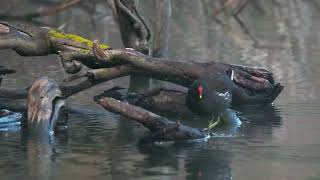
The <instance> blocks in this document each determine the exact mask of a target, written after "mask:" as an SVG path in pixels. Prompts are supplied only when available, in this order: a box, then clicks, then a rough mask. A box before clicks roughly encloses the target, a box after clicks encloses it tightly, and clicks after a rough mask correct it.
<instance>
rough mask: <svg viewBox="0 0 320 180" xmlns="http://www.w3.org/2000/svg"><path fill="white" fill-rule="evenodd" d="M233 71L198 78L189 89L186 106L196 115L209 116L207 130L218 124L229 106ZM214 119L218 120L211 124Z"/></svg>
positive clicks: (232, 86) (232, 87)
mask: <svg viewBox="0 0 320 180" xmlns="http://www.w3.org/2000/svg"><path fill="white" fill-rule="evenodd" d="M233 74H234V72H233V70H228V71H227V72H226V73H225V74H218V75H211V76H207V77H200V78H199V79H197V80H195V81H194V82H193V84H192V85H191V86H190V87H189V90H188V94H187V96H186V105H187V107H188V108H189V110H190V111H191V112H193V113H194V114H196V115H199V116H204V117H208V116H211V117H212V119H211V122H210V124H209V127H208V129H209V130H210V129H212V128H213V127H215V126H216V125H218V123H219V122H220V118H219V117H220V116H221V115H222V114H223V113H224V112H225V111H226V110H227V109H228V108H230V106H231V99H232V90H233V89H234V87H235V85H234V83H233ZM214 118H218V119H217V121H216V122H215V123H212V122H213V120H214Z"/></svg>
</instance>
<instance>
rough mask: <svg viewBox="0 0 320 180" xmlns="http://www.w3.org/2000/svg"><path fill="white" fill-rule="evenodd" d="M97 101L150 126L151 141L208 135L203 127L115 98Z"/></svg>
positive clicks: (105, 106)
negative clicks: (166, 116)
mask: <svg viewBox="0 0 320 180" xmlns="http://www.w3.org/2000/svg"><path fill="white" fill-rule="evenodd" d="M96 101H97V103H98V104H100V105H101V106H102V107H104V108H105V109H107V110H108V111H111V112H114V113H117V114H121V115H123V116H125V117H128V118H129V119H130V120H134V121H136V122H138V123H140V124H142V125H143V126H145V127H146V128H148V129H149V130H150V132H151V134H150V136H149V137H150V139H148V141H149V142H155V141H176V142H177V141H185V140H194V139H202V138H205V137H206V133H205V132H204V131H202V130H201V129H197V128H192V127H189V126H185V125H182V124H180V123H179V122H172V121H169V120H168V119H167V118H164V117H161V116H159V115H156V114H154V113H152V112H149V111H147V110H144V109H142V108H140V107H137V106H133V105H130V104H128V103H125V102H121V101H119V100H115V99H113V98H108V97H103V98H100V99H96Z"/></svg>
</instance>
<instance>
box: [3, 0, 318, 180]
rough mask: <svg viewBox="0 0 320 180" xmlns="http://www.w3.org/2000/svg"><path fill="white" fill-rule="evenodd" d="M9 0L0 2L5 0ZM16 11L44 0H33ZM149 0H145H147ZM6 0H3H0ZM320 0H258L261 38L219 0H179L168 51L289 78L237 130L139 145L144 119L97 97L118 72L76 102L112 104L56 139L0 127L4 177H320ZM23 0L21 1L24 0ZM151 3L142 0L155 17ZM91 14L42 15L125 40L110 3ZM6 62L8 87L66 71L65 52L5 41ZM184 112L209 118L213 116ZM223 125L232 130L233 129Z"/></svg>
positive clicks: (254, 17) (74, 29)
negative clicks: (20, 51) (25, 49)
mask: <svg viewBox="0 0 320 180" xmlns="http://www.w3.org/2000/svg"><path fill="white" fill-rule="evenodd" d="M8 2H9V1H4V2H1V3H2V4H4V5H6V4H8ZM12 2H17V3H23V4H20V6H16V7H15V9H16V12H20V13H23V12H25V11H29V10H33V8H35V7H39V5H35V4H32V3H31V2H28V1H17V0H15V1H12ZM141 2H144V1H141ZM1 3H0V5H1V7H2V4H1ZM317 3H318V2H317V1H312V0H308V1H302V0H295V1H291V0H283V1H277V0H274V1H262V0H260V1H256V4H249V5H248V6H247V7H246V9H245V10H244V11H243V13H241V15H240V17H241V19H242V20H243V21H244V22H245V24H246V26H248V29H249V30H250V33H251V34H252V35H253V36H254V37H255V38H256V39H257V40H258V41H259V42H260V43H261V44H260V45H261V47H264V48H260V47H257V46H255V45H254V44H253V41H252V39H251V38H249V36H248V35H247V34H245V33H244V31H243V29H241V27H240V26H239V24H238V23H237V22H236V21H235V20H234V19H233V18H231V17H224V15H221V16H218V18H220V19H221V20H223V22H225V26H221V25H219V24H217V23H216V22H215V21H214V20H213V17H212V10H213V9H214V8H213V7H214V6H216V2H215V1H214V2H212V1H195V0H192V1H180V0H174V1H172V12H173V14H172V20H171V30H170V40H169V57H170V58H174V59H182V60H186V61H187V60H196V61H199V62H206V61H209V60H215V61H222V62H227V63H236V64H244V65H254V66H264V67H266V68H268V69H269V70H271V71H272V72H274V76H275V77H276V79H277V80H278V81H280V82H281V83H283V85H284V86H285V89H284V91H283V92H282V93H281V95H280V96H279V97H278V98H277V100H276V101H275V102H274V104H273V105H269V106H263V107H249V106H248V107H242V108H241V109H238V110H239V111H241V112H242V113H243V114H242V115H243V116H244V117H245V118H246V121H245V122H244V123H243V125H242V126H241V128H240V129H238V130H237V131H236V132H234V131H233V132H232V133H234V137H232V138H230V137H225V138H211V139H209V140H208V141H207V142H202V143H192V144H185V145H179V146H172V145H171V146H170V145H169V146H139V145H138V141H139V138H140V137H141V136H142V135H143V134H144V133H145V132H146V129H145V128H144V127H142V126H140V125H137V124H136V123H133V122H131V121H129V120H128V119H126V118H123V117H121V116H117V115H113V114H111V113H109V112H106V111H104V110H103V109H102V108H100V107H99V106H98V105H96V104H95V103H94V102H93V100H92V97H93V96H94V95H96V94H98V93H101V92H102V91H103V90H105V89H107V88H109V87H112V86H113V85H122V86H127V85H128V78H121V79H117V80H115V81H110V82H107V83H105V84H102V85H99V86H98V87H94V88H92V89H89V90H86V91H84V92H81V93H80V94H78V95H76V96H74V97H71V98H70V102H72V103H73V104H78V105H81V106H82V107H85V108H87V109H91V110H95V111H101V112H105V113H99V114H98V115H97V114H94V113H93V114H87V115H79V114H71V115H70V118H69V126H68V129H67V130H64V131H59V132H58V133H57V134H56V135H55V137H54V138H52V139H51V140H50V141H40V140H39V139H36V138H27V137H26V136H25V134H24V133H23V132H1V133H0V155H1V156H0V174H1V179H61V180H63V179H71V178H73V179H237V180H238V179H244V180H248V179H297V180H301V179H310V180H311V179H320V171H319V169H320V140H319V137H320V121H319V117H320V103H319V99H320V96H319V94H318V92H320V83H319V81H318V78H319V76H320V73H319V72H320V70H319V69H320V63H319V62H320V61H319V58H320V51H319V50H320V31H319V29H320V23H319V18H320V9H319V6H318V5H317ZM22 5H23V6H22ZM149 6H150V4H148V3H146V4H141V5H140V6H139V7H140V8H141V9H144V11H143V12H144V15H145V16H146V17H147V18H146V19H147V20H152V16H151V15H149V16H148V14H150V13H151V12H149V11H148V10H145V9H147V8H149ZM96 11H97V13H96V15H94V16H92V17H91V16H89V15H88V12H87V11H85V10H84V9H83V8H74V9H72V10H68V11H65V12H63V13H61V14H59V15H56V16H53V17H48V18H44V19H42V21H43V22H45V23H47V24H51V25H53V26H55V27H59V26H62V25H64V28H63V30H64V31H66V32H69V33H77V34H79V35H82V36H85V37H88V38H90V39H100V40H101V41H102V42H104V43H109V44H111V46H112V47H122V44H121V39H120V35H119V32H118V29H117V26H116V24H115V23H114V22H113V19H112V17H111V13H110V12H109V11H107V12H105V10H104V6H102V5H99V6H97V8H96ZM0 59H1V65H4V66H8V67H10V68H13V69H16V70H18V72H17V73H16V74H14V75H10V76H8V77H7V78H6V79H5V80H4V82H3V86H5V87H27V86H29V85H30V84H31V82H33V81H35V80H36V79H37V78H38V77H40V76H44V75H46V76H49V77H52V78H55V79H57V80H61V79H63V77H64V76H65V75H66V74H64V72H63V71H62V69H61V66H60V64H59V60H58V57H57V56H55V55H50V56H48V57H20V56H19V55H17V54H16V53H15V52H13V51H11V50H1V51H0ZM190 119H191V120H184V122H185V123H186V124H189V125H192V126H197V127H205V126H206V125H207V122H206V121H201V122H199V121H198V122H194V121H192V118H190ZM218 133H220V134H228V133H230V131H228V129H219V130H218Z"/></svg>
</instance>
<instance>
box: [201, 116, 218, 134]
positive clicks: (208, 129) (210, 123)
mask: <svg viewBox="0 0 320 180" xmlns="http://www.w3.org/2000/svg"><path fill="white" fill-rule="evenodd" d="M220 122H221V120H220V117H218V120H217V121H216V122H214V118H212V119H211V121H210V122H209V125H208V127H207V128H205V129H203V130H204V131H210V130H211V129H213V128H215V127H216V126H218V125H219V124H220Z"/></svg>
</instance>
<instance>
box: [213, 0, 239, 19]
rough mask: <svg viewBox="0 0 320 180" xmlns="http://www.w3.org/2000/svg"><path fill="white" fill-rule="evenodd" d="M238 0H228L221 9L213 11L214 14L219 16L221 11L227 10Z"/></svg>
mask: <svg viewBox="0 0 320 180" xmlns="http://www.w3.org/2000/svg"><path fill="white" fill-rule="evenodd" d="M236 2H238V1H237V0H228V1H227V2H226V3H225V4H224V5H223V6H222V7H221V8H220V9H218V10H216V11H215V12H213V16H218V15H219V14H220V13H221V12H223V11H225V10H226V9H227V8H228V7H230V6H232V5H233V4H234V3H236Z"/></svg>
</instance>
